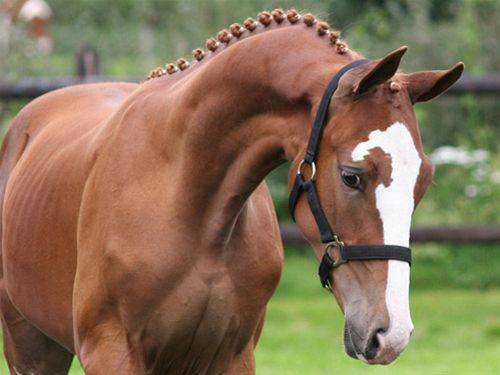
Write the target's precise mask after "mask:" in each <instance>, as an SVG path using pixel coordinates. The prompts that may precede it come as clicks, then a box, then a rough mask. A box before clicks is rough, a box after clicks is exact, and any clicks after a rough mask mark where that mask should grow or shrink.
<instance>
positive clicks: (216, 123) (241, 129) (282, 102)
mask: <svg viewBox="0 0 500 375" xmlns="http://www.w3.org/2000/svg"><path fill="white" fill-rule="evenodd" d="M282 31H283V30H282ZM284 31H285V32H286V30H284ZM273 32H274V33H276V34H277V33H279V32H280V30H275V31H273ZM296 34H297V35H294V37H293V42H294V43H293V44H291V43H290V42H291V41H290V40H288V39H286V38H281V39H280V35H274V38H268V39H267V40H266V38H265V35H260V36H256V37H253V38H248V39H246V40H244V41H241V42H239V43H238V44H235V45H233V46H231V47H230V48H227V49H226V50H225V51H223V53H220V54H219V55H216V56H214V57H213V58H212V59H210V61H209V62H207V63H206V65H205V66H199V67H198V68H197V69H196V70H194V71H193V72H192V73H191V74H190V75H188V76H186V77H184V78H183V79H181V80H178V81H176V83H175V84H176V85H178V88H177V94H176V98H175V99H173V100H172V102H174V103H177V104H175V107H176V108H170V110H173V112H174V113H172V112H171V113H170V114H169V116H168V117H169V118H170V119H178V120H173V121H172V122H176V123H177V125H175V124H173V123H172V124H168V126H167V127H168V128H170V127H174V128H171V131H170V132H169V133H170V134H169V140H168V142H171V140H172V136H171V134H176V138H177V144H178V145H179V144H180V146H179V147H174V149H175V150H176V168H175V169H176V172H175V176H176V177H175V181H176V186H177V189H178V191H177V193H175V195H177V194H182V196H183V199H179V202H178V207H177V208H178V210H177V215H178V217H182V216H183V214H184V215H185V217H184V219H185V220H186V219H188V218H189V222H190V223H196V224H195V225H197V228H198V229H199V231H200V232H201V233H202V236H203V241H204V243H212V244H220V243H226V242H227V239H228V237H229V236H230V234H231V230H232V228H234V224H235V222H236V219H237V218H238V216H239V214H240V213H241V212H242V210H244V205H245V202H246V201H247V199H248V197H249V196H250V194H251V193H252V192H253V191H254V190H255V189H256V188H257V187H258V186H259V184H260V183H261V182H262V181H263V179H264V177H265V176H266V175H267V174H268V173H269V172H270V171H271V170H273V169H274V168H276V167H277V166H278V165H279V164H281V163H283V162H285V161H286V160H287V159H288V160H293V159H295V157H296V156H297V155H298V153H299V152H303V150H304V149H305V145H306V143H307V139H308V136H309V132H310V126H311V125H310V124H311V121H312V118H313V116H314V112H315V109H316V107H317V105H318V104H319V101H320V99H321V96H322V94H323V91H324V89H325V87H326V85H327V84H328V81H329V79H330V78H331V77H332V76H333V75H334V74H335V72H336V71H337V70H338V69H339V68H340V67H341V66H342V65H344V64H345V63H347V62H349V61H351V60H352V59H353V58H354V54H350V55H342V56H340V55H338V54H336V53H335V52H334V51H333V49H332V48H331V47H329V46H328V44H327V42H325V41H324V40H321V39H320V38H318V37H317V36H316V35H315V34H314V32H310V31H309V30H307V29H306V30H303V32H300V33H296ZM281 36H282V37H284V36H286V34H285V33H282V35H281ZM290 45H293V46H294V47H293V48H292V47H290ZM164 84H165V85H167V80H165V82H164ZM186 201H188V202H189V205H186V204H185V202H186Z"/></svg>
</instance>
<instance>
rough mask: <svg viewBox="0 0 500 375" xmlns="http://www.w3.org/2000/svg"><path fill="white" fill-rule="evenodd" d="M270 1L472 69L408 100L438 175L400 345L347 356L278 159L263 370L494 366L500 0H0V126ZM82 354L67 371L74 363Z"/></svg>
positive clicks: (424, 61) (426, 208)
mask: <svg viewBox="0 0 500 375" xmlns="http://www.w3.org/2000/svg"><path fill="white" fill-rule="evenodd" d="M275 7H282V8H285V9H288V8H292V7H295V8H296V9H298V10H300V11H308V12H311V13H313V14H315V15H317V17H318V18H320V19H324V20H328V21H329V22H330V24H331V25H334V26H335V27H336V28H338V29H340V30H342V31H343V37H344V38H345V39H346V40H347V42H348V44H349V46H350V47H351V48H353V49H355V50H357V51H359V52H361V53H363V54H364V55H365V56H366V57H368V58H378V57H381V56H383V55H384V54H386V53H387V52H389V51H391V50H393V49H395V48H397V47H399V46H401V45H408V46H409V47H410V50H409V52H408V53H407V54H406V56H405V58H404V60H403V64H402V69H403V70H404V71H407V72H411V71H416V70H426V69H445V68H448V67H450V66H452V65H453V64H454V63H455V62H457V61H459V60H461V61H463V62H464V63H465V65H466V74H467V77H465V78H464V79H463V80H462V81H461V82H459V84H458V85H457V88H456V89H455V91H453V92H451V93H448V94H445V95H443V96H441V97H440V98H438V99H437V100H434V101H433V102H430V103H425V104H418V105H417V106H416V112H417V116H418V119H419V122H420V127H421V132H422V138H423V143H424V148H425V150H426V152H427V153H428V154H429V155H430V156H431V158H432V160H433V162H434V163H435V165H436V175H435V178H434V183H433V184H432V185H431V187H430V188H429V190H428V193H427V195H426V197H425V198H424V200H423V201H422V203H421V205H420V206H419V207H418V209H417V211H416V213H415V217H414V220H413V226H414V229H415V231H414V232H413V239H414V240H415V241H414V244H413V246H412V247H413V249H414V256H415V262H414V266H413V267H412V276H411V277H412V280H411V284H412V286H411V288H412V291H411V310H412V316H413V321H414V324H415V327H416V330H415V334H414V336H413V340H412V343H411V344H410V345H409V347H408V349H407V350H406V352H405V353H403V355H402V356H401V358H400V359H399V360H398V361H396V363H394V364H393V365H390V366H388V367H378V368H374V367H368V366H366V365H364V364H362V363H360V362H359V361H354V360H352V359H350V358H348V357H347V356H346V355H345V354H344V352H343V349H342V324H343V319H342V316H341V313H340V311H339V309H338V307H337V305H336V303H335V302H334V301H333V298H332V297H331V296H330V294H328V293H326V292H325V291H323V290H322V289H321V288H320V285H319V282H318V279H317V276H316V269H317V262H316V260H315V259H314V258H313V256H312V251H311V250H310V249H309V248H308V246H307V245H305V244H303V243H302V242H301V241H300V240H298V239H297V238H296V236H295V233H294V232H293V227H292V229H290V228H291V227H289V226H288V225H289V224H290V220H291V219H290V216H289V214H288V212H287V206H286V204H287V197H288V192H287V187H286V181H287V171H288V166H287V165H285V166H283V167H280V168H279V169H278V170H276V171H274V172H273V173H272V174H271V175H270V176H269V178H268V179H267V181H268V183H269V184H270V187H271V190H272V193H273V196H274V198H275V203H276V209H277V212H278V215H279V218H280V221H281V223H282V224H283V225H284V226H286V228H287V231H286V232H287V233H288V235H287V237H286V238H285V240H286V241H285V243H286V262H285V273H284V275H283V277H282V280H281V283H280V286H279V289H278V291H277V293H276V295H275V296H274V297H273V299H272V301H271V302H270V305H269V309H268V315H267V321H266V325H265V327H264V331H263V335H262V338H261V342H260V343H259V346H258V348H257V352H256V359H257V373H258V374H327V373H332V372H334V371H342V373H349V374H350V373H352V374H357V373H395V374H396V373H397V374H406V373H408V374H419V373H424V372H428V373H432V374H434V373H443V374H444V373H454V374H491V373H500V242H499V241H500V141H499V140H500V124H499V122H500V105H499V104H498V103H499V100H500V91H499V90H500V79H499V74H500V56H499V54H500V48H498V47H499V45H498V40H499V39H500V21H499V20H500V0H421V1H412V0H371V1H370V0H321V1H318V0H315V1H312V0H311V1H307V0H303V1H299V0H297V1H267V0H252V1H242V0H240V1H237V0H213V1H201V0H200V1H192V0H183V1H167V0H163V1H161V0H143V1H141V0H113V1H105V0H71V1H67V0H44V1H42V0H28V1H19V0H3V1H2V0H0V126H1V129H0V130H1V134H4V132H5V131H6V129H7V128H8V126H9V123H10V121H11V120H12V118H13V117H14V116H15V115H16V114H17V112H18V111H19V110H20V109H21V108H22V107H23V106H24V105H26V104H27V103H28V102H29V100H30V99H31V98H33V97H36V96H37V95H40V94H41V93H43V92H45V91H47V90H50V89H52V88H56V87H60V86H64V85H67V84H70V83H74V82H78V80H80V79H84V80H85V79H86V80H110V79H114V80H121V79H123V80H131V81H140V80H142V79H144V77H146V75H147V73H148V72H149V71H150V70H151V69H152V68H154V67H156V66H162V65H164V64H165V63H168V62H171V61H175V60H176V59H177V58H179V57H182V56H190V51H191V50H192V49H193V48H196V47H199V46H204V43H205V40H206V39H207V38H209V37H211V36H213V35H215V34H216V33H217V31H219V30H220V29H223V28H225V27H228V26H229V25H230V24H231V23H233V22H242V21H243V20H244V19H245V18H247V17H250V16H253V17H255V16H256V14H257V13H258V12H259V11H262V10H272V9H273V8H275ZM78 77H80V78H78ZM2 361H3V360H2ZM2 361H0V373H2V374H3V373H7V367H6V365H5V363H4V362H2ZM76 362H77V361H75V363H74V366H73V369H72V373H75V374H76V373H81V369H80V368H79V365H78V363H76Z"/></svg>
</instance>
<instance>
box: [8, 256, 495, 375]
mask: <svg viewBox="0 0 500 375" xmlns="http://www.w3.org/2000/svg"><path fill="white" fill-rule="evenodd" d="M424 266H425V265H422V267H424ZM315 273H316V263H315V262H314V260H312V259H311V258H309V257H302V256H300V257H299V256H289V257H288V258H287V262H286V267H285V272H284V275H283V278H282V280H281V283H280V287H279V289H278V291H277V293H276V295H275V296H274V298H273V299H272V301H271V303H270V304H269V308H268V313H267V320H266V325H265V326H264V331H263V334H262V337H261V340H260V343H259V345H258V348H257V352H256V361H257V373H258V374H259V375H260V374H280V375H286V374H332V373H335V372H336V373H341V374H379V373H384V374H398V375H399V374H454V375H455V374H498V373H500V288H498V287H497V288H490V289H489V290H486V291H479V290H474V289H469V290H460V289H453V288H448V289H442V290H429V289H425V288H424V289H422V288H418V287H417V288H415V291H413V292H412V295H411V310H412V317H413V322H414V324H415V333H414V335H413V337H412V341H411V343H410V345H409V347H408V348H407V350H406V351H405V352H404V353H403V354H402V356H401V357H400V358H399V359H398V360H397V361H396V363H394V364H392V365H389V366H377V367H373V366H368V365H366V364H364V363H361V362H359V361H355V360H353V359H350V358H349V357H347V355H346V354H345V353H344V350H343V348H342V325H343V318H342V316H341V314H340V311H339V309H338V307H337V305H336V303H335V302H334V300H333V297H331V296H330V295H329V294H328V293H327V292H325V291H323V290H321V288H320V286H319V281H318V280H317V278H316V276H315ZM7 373H8V372H7V366H6V364H5V361H4V360H3V358H2V360H1V361H0V374H7ZM70 373H71V374H81V373H82V371H81V369H80V368H79V366H78V363H77V361H76V360H75V361H74V363H73V368H72V371H71V372H70Z"/></svg>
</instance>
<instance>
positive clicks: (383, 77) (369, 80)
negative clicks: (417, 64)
mask: <svg viewBox="0 0 500 375" xmlns="http://www.w3.org/2000/svg"><path fill="white" fill-rule="evenodd" d="M407 50H408V47H406V46H402V47H399V48H398V49H397V50H395V51H393V52H391V53H389V54H388V55H387V56H385V57H384V58H382V59H379V60H375V61H372V62H370V63H368V64H366V65H363V66H362V67H361V72H362V75H361V77H360V79H359V78H358V79H359V83H358V84H357V85H355V86H354V93H355V94H356V95H361V94H364V93H365V92H367V91H368V90H370V89H371V88H372V87H374V86H376V85H379V84H381V83H384V82H385V81H387V80H388V79H389V78H391V77H392V76H393V75H394V74H396V71H397V70H398V67H399V63H400V62H401V58H402V57H403V55H404V54H405V52H406V51H407Z"/></svg>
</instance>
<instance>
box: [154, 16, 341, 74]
mask: <svg viewBox="0 0 500 375" xmlns="http://www.w3.org/2000/svg"><path fill="white" fill-rule="evenodd" d="M257 19H258V21H256V20H254V19H253V18H247V19H246V20H245V21H244V22H243V26H242V25H240V24H238V23H233V24H232V25H231V26H230V27H229V30H228V29H224V30H221V31H219V33H218V34H217V37H216V38H210V39H208V40H207V41H206V43H205V46H206V48H207V50H208V51H209V52H208V53H210V52H211V53H215V52H216V51H217V48H218V47H219V46H220V45H221V43H222V44H228V43H229V42H230V41H231V40H232V39H233V38H236V39H238V38H240V37H241V35H242V34H243V32H244V31H249V32H250V33H252V32H253V31H254V30H256V28H257V26H258V25H259V24H260V25H262V26H264V28H266V27H268V26H269V25H271V23H272V22H275V23H276V24H278V25H279V24H281V23H283V21H285V19H287V20H288V22H289V23H290V24H291V25H293V24H299V23H300V21H302V22H303V23H304V24H305V25H306V26H308V27H313V26H316V31H317V33H318V36H320V37H327V38H328V39H329V40H330V44H331V45H332V46H333V47H334V48H335V50H336V51H337V53H339V54H344V53H346V52H347V51H348V47H347V44H346V43H345V42H344V41H342V40H341V39H340V32H339V31H337V30H332V29H331V28H330V26H329V25H328V23H327V22H323V21H318V20H317V19H316V17H314V16H313V15H312V14H310V13H306V14H304V15H301V14H300V13H299V12H297V11H296V10H295V9H290V10H288V11H286V12H285V11H284V10H283V9H281V8H277V9H274V10H273V11H272V12H260V13H259V14H258V16H257ZM264 30H265V29H264ZM206 55H207V52H206V51H204V50H202V49H201V48H196V49H194V50H193V57H194V58H195V59H196V60H197V61H201V60H203V58H204V57H205V56H206ZM189 66H190V63H189V61H187V60H186V59H183V58H180V59H178V60H177V61H176V63H175V64H172V63H170V64H167V65H165V67H164V68H163V67H158V68H155V69H153V70H152V71H151V72H150V73H149V75H148V77H147V78H146V80H150V79H153V78H157V77H162V76H165V75H170V74H174V73H176V72H178V71H183V70H186V69H187V68H189Z"/></svg>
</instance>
